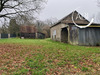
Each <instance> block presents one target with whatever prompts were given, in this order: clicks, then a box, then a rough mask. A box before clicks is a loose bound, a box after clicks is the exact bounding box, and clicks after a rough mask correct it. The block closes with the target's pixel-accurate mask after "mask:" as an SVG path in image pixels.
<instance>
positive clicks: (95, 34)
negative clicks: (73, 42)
mask: <svg viewBox="0 0 100 75" xmlns="http://www.w3.org/2000/svg"><path fill="white" fill-rule="evenodd" d="M79 45H88V46H98V45H100V28H99V27H90V28H84V29H79Z"/></svg>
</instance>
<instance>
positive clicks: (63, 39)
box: [61, 27, 68, 43]
mask: <svg viewBox="0 0 100 75" xmlns="http://www.w3.org/2000/svg"><path fill="white" fill-rule="evenodd" d="M61 42H64V43H68V30H67V28H66V27H65V28H62V30H61Z"/></svg>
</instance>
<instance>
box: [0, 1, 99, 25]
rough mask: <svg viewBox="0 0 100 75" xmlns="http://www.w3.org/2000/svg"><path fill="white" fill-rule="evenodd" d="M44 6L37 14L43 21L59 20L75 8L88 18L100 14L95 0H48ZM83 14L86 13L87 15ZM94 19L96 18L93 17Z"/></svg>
mask: <svg viewBox="0 0 100 75" xmlns="http://www.w3.org/2000/svg"><path fill="white" fill-rule="evenodd" d="M99 1H100V0H99ZM44 7H45V8H44V9H43V10H42V11H41V13H40V14H39V15H38V18H39V19H40V20H43V21H44V20H46V19H50V18H57V19H58V20H60V19H61V18H63V17H65V16H67V15H68V14H69V13H71V12H72V11H74V10H75V9H76V10H77V11H78V12H79V13H81V14H82V15H83V16H84V17H86V18H87V19H89V20H91V18H92V17H93V16H94V17H95V16H96V17H99V16H100V13H99V12H100V7H98V6H97V0H48V2H47V4H45V6H44ZM98 13H99V16H98ZM85 14H88V16H86V15H85ZM99 19H100V17H99ZM0 20H1V19H0ZM95 21H97V20H96V19H95ZM99 23H100V20H99ZM0 26H1V23H0Z"/></svg>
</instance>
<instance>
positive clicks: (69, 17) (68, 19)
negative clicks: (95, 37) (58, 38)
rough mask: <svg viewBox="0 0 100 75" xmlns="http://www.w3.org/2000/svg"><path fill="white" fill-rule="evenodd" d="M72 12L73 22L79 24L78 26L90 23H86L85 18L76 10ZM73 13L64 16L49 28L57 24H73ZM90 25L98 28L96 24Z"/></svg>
mask: <svg viewBox="0 0 100 75" xmlns="http://www.w3.org/2000/svg"><path fill="white" fill-rule="evenodd" d="M73 12H74V16H73V18H74V20H75V23H77V24H80V25H86V24H89V23H90V21H88V20H87V19H86V18H85V17H83V16H82V15H81V14H80V13H78V12H77V11H76V10H75V11H73ZM73 12H72V13H70V14H69V15H67V16H65V17H64V18H62V19H61V20H59V21H58V22H57V23H56V24H54V25H53V26H51V28H52V27H54V26H56V25H58V24H74V23H73V21H72V15H73ZM78 17H79V18H78ZM76 18H77V19H76ZM92 25H96V26H100V24H97V23H92Z"/></svg>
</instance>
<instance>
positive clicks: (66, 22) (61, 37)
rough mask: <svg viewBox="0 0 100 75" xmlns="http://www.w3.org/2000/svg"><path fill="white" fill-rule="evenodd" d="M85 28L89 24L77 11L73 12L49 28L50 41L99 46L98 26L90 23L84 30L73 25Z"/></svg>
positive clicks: (99, 29) (99, 34) (99, 30)
mask: <svg viewBox="0 0 100 75" xmlns="http://www.w3.org/2000/svg"><path fill="white" fill-rule="evenodd" d="M73 20H74V22H75V23H77V24H78V25H80V26H86V25H88V24H89V23H90V22H89V21H88V20H87V19H85V18H84V17H83V16H82V15H81V14H79V13H78V12H77V11H74V12H72V13H70V14H69V15H67V16H66V17H64V18H63V19H61V20H60V21H59V22H57V23H56V24H55V25H53V26H51V29H50V31H51V39H52V40H54V41H60V42H64V43H70V44H73V45H83V46H99V45H100V24H96V23H92V24H91V25H90V26H88V27H86V28H79V27H77V26H76V25H75V23H74V22H73Z"/></svg>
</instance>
